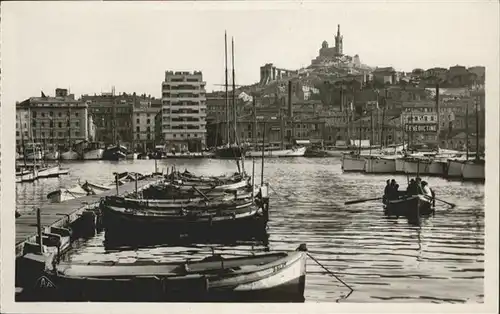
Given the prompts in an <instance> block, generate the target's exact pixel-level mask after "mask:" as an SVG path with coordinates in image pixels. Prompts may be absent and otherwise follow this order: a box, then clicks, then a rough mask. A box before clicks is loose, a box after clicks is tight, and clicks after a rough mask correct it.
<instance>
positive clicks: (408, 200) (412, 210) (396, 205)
mask: <svg viewBox="0 0 500 314" xmlns="http://www.w3.org/2000/svg"><path fill="white" fill-rule="evenodd" d="M384 212H385V213H386V214H387V215H388V216H406V217H419V216H421V215H429V214H432V213H434V206H433V201H432V198H431V197H429V196H426V195H423V194H416V195H401V196H400V197H399V198H398V199H394V200H386V201H385V203H384Z"/></svg>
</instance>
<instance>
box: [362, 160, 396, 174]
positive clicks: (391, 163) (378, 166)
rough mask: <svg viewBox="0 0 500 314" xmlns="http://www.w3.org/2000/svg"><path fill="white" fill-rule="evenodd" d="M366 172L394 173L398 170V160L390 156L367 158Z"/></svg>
mask: <svg viewBox="0 0 500 314" xmlns="http://www.w3.org/2000/svg"><path fill="white" fill-rule="evenodd" d="M365 172H366V173H394V172H396V160H395V159H388V158H367V159H366V164H365Z"/></svg>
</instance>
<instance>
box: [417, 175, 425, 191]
mask: <svg viewBox="0 0 500 314" xmlns="http://www.w3.org/2000/svg"><path fill="white" fill-rule="evenodd" d="M415 184H416V186H417V194H424V190H423V189H422V178H420V177H416V178H415Z"/></svg>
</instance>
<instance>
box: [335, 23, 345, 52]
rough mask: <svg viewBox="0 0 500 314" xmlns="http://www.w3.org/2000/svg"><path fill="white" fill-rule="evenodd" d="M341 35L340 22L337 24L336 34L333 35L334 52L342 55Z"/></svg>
mask: <svg viewBox="0 0 500 314" xmlns="http://www.w3.org/2000/svg"><path fill="white" fill-rule="evenodd" d="M342 42H343V36H342V35H340V24H338V25H337V35H335V54H337V55H342V54H343V53H344V52H343V47H342V46H343V43H342Z"/></svg>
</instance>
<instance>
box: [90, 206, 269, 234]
mask: <svg viewBox="0 0 500 314" xmlns="http://www.w3.org/2000/svg"><path fill="white" fill-rule="evenodd" d="M100 208H101V211H102V214H103V223H104V228H105V229H106V237H108V236H109V237H114V236H122V235H123V234H124V233H127V234H130V235H135V236H144V237H146V236H148V235H151V236H155V237H158V236H159V235H162V236H169V237H177V236H179V235H184V234H217V233H238V234H240V233H241V234H246V233H252V232H255V231H259V230H262V229H265V228H266V226H267V221H268V207H267V206H259V205H257V203H255V204H254V203H253V202H245V203H242V204H238V205H232V206H223V207H222V206H219V207H216V206H213V207H208V206H205V207H193V206H191V207H186V208H184V207H183V206H178V205H177V206H176V207H171V208H168V209H166V208H162V209H153V208H130V207H120V206H117V205H115V204H108V203H107V202H106V201H103V202H101V206H100Z"/></svg>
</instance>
